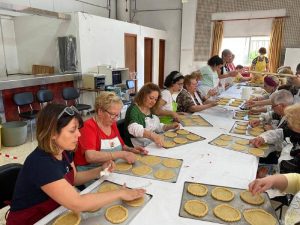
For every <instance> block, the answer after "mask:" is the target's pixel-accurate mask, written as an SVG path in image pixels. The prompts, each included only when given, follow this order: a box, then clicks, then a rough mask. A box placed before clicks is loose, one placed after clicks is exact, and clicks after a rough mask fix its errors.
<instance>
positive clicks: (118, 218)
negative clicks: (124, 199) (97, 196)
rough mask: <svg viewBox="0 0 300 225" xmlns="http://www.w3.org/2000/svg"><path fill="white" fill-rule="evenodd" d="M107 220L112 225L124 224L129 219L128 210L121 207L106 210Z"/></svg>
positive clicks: (115, 206) (116, 206)
mask: <svg viewBox="0 0 300 225" xmlns="http://www.w3.org/2000/svg"><path fill="white" fill-rule="evenodd" d="M105 218H106V219H107V220H108V221H109V222H111V223H115V224H116V223H122V222H124V221H125V220H127V218H128V209H126V208H125V207H124V206H121V205H114V206H111V207H109V208H108V209H106V211H105Z"/></svg>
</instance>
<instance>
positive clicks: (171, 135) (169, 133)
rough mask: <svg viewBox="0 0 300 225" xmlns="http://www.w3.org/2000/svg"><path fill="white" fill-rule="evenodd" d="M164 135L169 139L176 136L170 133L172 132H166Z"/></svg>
mask: <svg viewBox="0 0 300 225" xmlns="http://www.w3.org/2000/svg"><path fill="white" fill-rule="evenodd" d="M164 135H165V136H166V137H171V138H173V137H176V136H177V134H176V133H175V132H172V131H167V132H165V133H164Z"/></svg>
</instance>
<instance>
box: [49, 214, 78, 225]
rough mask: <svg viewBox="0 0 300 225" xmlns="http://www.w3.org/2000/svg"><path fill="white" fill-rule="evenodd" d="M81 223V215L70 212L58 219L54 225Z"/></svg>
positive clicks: (75, 224) (76, 224)
mask: <svg viewBox="0 0 300 225" xmlns="http://www.w3.org/2000/svg"><path fill="white" fill-rule="evenodd" d="M80 221H81V217H80V215H79V214H77V213H74V212H68V213H65V214H63V215H61V216H60V217H58V218H57V219H56V220H55V221H54V223H53V224H52V225H78V224H79V223H80Z"/></svg>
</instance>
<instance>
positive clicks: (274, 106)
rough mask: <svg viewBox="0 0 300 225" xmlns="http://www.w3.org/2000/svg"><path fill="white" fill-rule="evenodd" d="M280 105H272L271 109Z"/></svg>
mask: <svg viewBox="0 0 300 225" xmlns="http://www.w3.org/2000/svg"><path fill="white" fill-rule="evenodd" d="M279 105H280V104H277V105H272V109H274V108H276V107H277V106H279Z"/></svg>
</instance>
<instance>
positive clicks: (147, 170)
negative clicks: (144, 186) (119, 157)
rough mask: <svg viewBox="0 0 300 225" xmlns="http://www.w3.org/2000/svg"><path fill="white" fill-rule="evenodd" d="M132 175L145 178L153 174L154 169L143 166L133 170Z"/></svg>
mask: <svg viewBox="0 0 300 225" xmlns="http://www.w3.org/2000/svg"><path fill="white" fill-rule="evenodd" d="M131 171H132V173H133V174H135V175H138V176H145V175H148V174H149V173H151V172H152V168H151V167H150V166H146V165H142V166H137V167H134V168H132V170H131Z"/></svg>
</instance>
